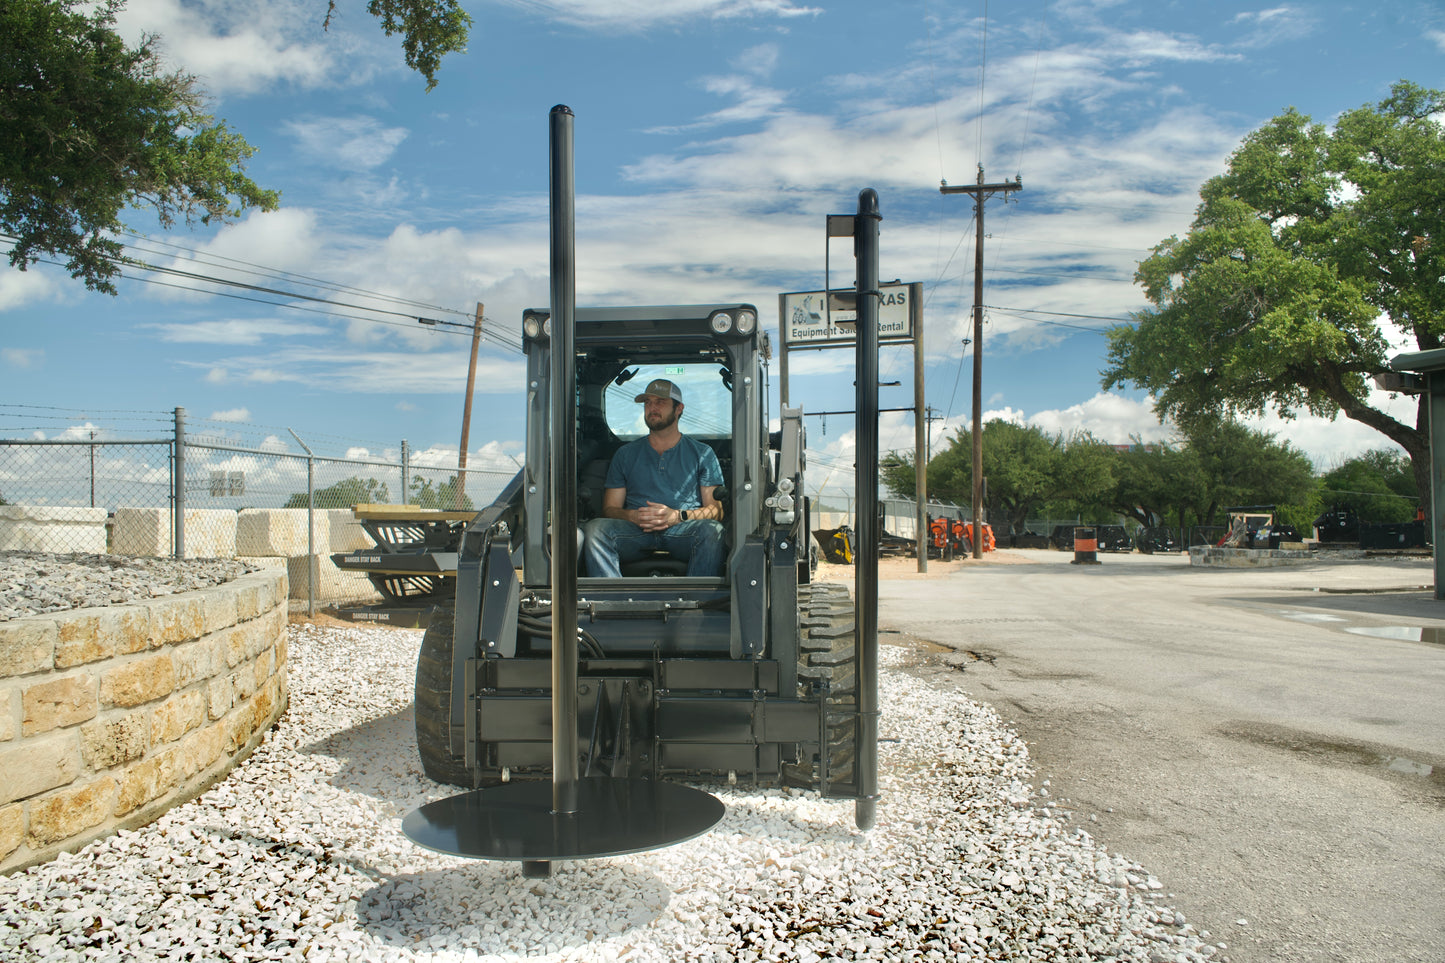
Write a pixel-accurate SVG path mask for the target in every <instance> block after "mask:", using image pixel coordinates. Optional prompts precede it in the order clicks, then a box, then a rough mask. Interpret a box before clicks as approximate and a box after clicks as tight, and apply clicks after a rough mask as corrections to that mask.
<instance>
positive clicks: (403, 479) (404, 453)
mask: <svg viewBox="0 0 1445 963" xmlns="http://www.w3.org/2000/svg"><path fill="white" fill-rule="evenodd" d="M407 454H408V453H407V448H406V439H405V438H403V439H402V440H401V504H403V505H405V504H407V500H406V499H407V492H408V491H410V489H409V488H408V487H407V484H406V483H407V477H406V474H407V464H406V461H407Z"/></svg>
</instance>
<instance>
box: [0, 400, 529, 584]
mask: <svg viewBox="0 0 1445 963" xmlns="http://www.w3.org/2000/svg"><path fill="white" fill-rule="evenodd" d="M18 407H22V406H0V416H3V415H6V414H8V413H10V412H13V410H14V409H15V408H18ZM156 420H157V419H151V422H152V425H151V426H150V428H149V431H150V433H151V434H153V435H157V434H160V432H158V431H157V430H156V428H155V426H154V424H153V423H154V421H156ZM203 424H204V423H203ZM0 427H8V426H3V425H0ZM233 427H235V426H229V425H217V424H216V423H211V424H210V426H209V427H208V428H207V429H206V430H205V431H203V432H200V433H194V434H188V433H187V422H186V417H185V413H184V409H177V410H176V411H175V413H174V414H173V416H172V424H171V425H170V429H171V430H170V431H168V432H165V434H164V436H163V437H149V438H146V437H129V438H117V437H114V435H115V431H114V430H113V429H107V428H100V427H96V426H94V425H91V424H90V423H89V422H88V421H87V422H86V425H85V426H82V427H80V428H76V427H74V426H72V427H70V428H68V429H66V430H65V431H63V432H61V434H62V435H65V436H69V437H53V438H0V551H33V552H54V553H72V552H80V553H89V554H102V553H109V554H117V555H151V556H175V557H182V556H186V557H192V558H198V557H222V558H229V557H245V558H256V559H265V558H270V559H273V560H276V561H274V562H273V563H272V564H285V561H284V560H286V559H289V558H294V557H296V556H303V555H311V556H317V555H319V556H329V554H330V553H332V552H345V551H352V550H356V549H364V548H369V547H370V546H371V542H370V540H369V538H367V537H366V536H365V535H364V533H363V532H362V530H361V528H360V526H359V525H358V524H356V522H355V520H354V519H353V518H352V517H351V509H352V508H353V506H355V505H358V504H408V505H415V506H417V507H419V508H421V509H437V510H448V511H455V510H479V509H480V508H482V507H483V506H485V505H487V504H490V503H491V501H492V500H493V499H494V498H495V497H496V495H497V494H498V493H499V492H500V491H501V490H502V488H503V487H504V486H505V484H506V483H507V481H508V480H510V478H511V477H512V475H513V472H511V471H504V470H497V469H493V468H485V469H461V470H459V469H458V468H457V467H456V464H455V463H456V460H457V456H456V452H455V451H452V452H445V451H440V452H438V451H427V452H421V453H418V452H413V451H411V450H410V449H409V447H408V445H407V443H406V442H405V441H402V443H401V445H400V448H399V449H397V454H398V456H397V457H394V458H388V457H365V456H361V455H356V454H353V455H351V456H349V457H342V456H332V455H321V454H317V453H316V452H314V451H313V450H312V449H311V447H310V446H308V445H307V443H306V442H305V441H303V440H302V438H301V437H300V436H299V435H297V434H296V433H295V432H289V429H288V432H289V433H290V434H291V436H292V437H291V438H290V439H285V438H283V437H281V436H280V435H279V433H275V432H271V433H267V434H265V435H264V436H263V437H262V439H261V440H260V442H259V443H253V444H235V443H228V442H229V439H228V437H227V436H228V435H229V434H241V432H232V431H230V429H231V428H233ZM34 433H35V434H43V433H44V432H42V431H39V430H36V431H34ZM140 433H141V432H136V434H140ZM77 436H78V437H77ZM357 450H358V449H356V448H355V447H354V446H353V452H354V451H357ZM359 450H361V451H364V449H359ZM443 461H450V464H440V462H443Z"/></svg>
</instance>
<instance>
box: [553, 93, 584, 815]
mask: <svg viewBox="0 0 1445 963" xmlns="http://www.w3.org/2000/svg"><path fill="white" fill-rule="evenodd" d="M551 121H552V126H551V172H552V173H551V211H552V255H551V271H552V314H551V320H552V370H551V373H550V377H551V380H552V439H551V441H552V451H551V457H550V459H549V461H550V462H551V465H552V506H551V509H552V512H551V514H552V810H553V812H556V813H575V812H576V811H577V405H576V403H575V401H576V394H577V357H576V350H575V340H574V337H573V325H574V322H575V321H576V309H577V289H576V258H575V252H576V224H575V214H576V210H575V204H574V189H575V188H574V182H573V177H572V121H573V116H572V111H571V109H570V108H568V107H565V106H563V105H561V104H559V105H557V106H556V107H553V108H552V114H551Z"/></svg>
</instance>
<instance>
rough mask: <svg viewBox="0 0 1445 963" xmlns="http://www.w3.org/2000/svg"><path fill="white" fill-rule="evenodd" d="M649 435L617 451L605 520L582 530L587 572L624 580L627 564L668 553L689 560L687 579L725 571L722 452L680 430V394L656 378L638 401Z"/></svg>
mask: <svg viewBox="0 0 1445 963" xmlns="http://www.w3.org/2000/svg"><path fill="white" fill-rule="evenodd" d="M634 400H636V401H638V402H641V403H642V405H643V415H642V418H643V421H645V422H646V423H647V430H648V435H647V437H645V438H638V439H637V440H636V441H632V442H628V443H627V444H626V445H623V446H622V447H621V448H619V449H618V450H617V454H616V455H614V456H613V457H612V464H611V465H610V466H608V469H607V479H606V481H605V482H603V491H602V516H601V517H600V518H594V519H592V520H591V521H589V522H587V523H586V525H585V526H584V530H585V532H586V538H585V539H584V542H583V552H584V554H585V556H586V559H587V573H588V574H589V575H591V576H593V577H596V578H621V577H622V563H623V562H631V561H634V560H636V559H639V558H642V557H643V555H645V554H646V553H647V552H648V551H650V550H652V549H659V548H660V549H666V550H667V551H668V552H670V553H672V555H673V557H675V558H678V559H682V560H683V561H686V562H687V574H688V575H706V576H717V575H721V574H722V563H723V527H722V523H721V522H720V521H719V519H721V518H722V505H721V503H719V502H718V501H717V499H715V498H714V497H713V489H714V488H716V487H717V486H718V485H721V484H722V483H723V476H722V468H721V466H720V465H718V460H717V455H716V454H715V453H714V452H713V450H712V449H711V448H709V447H708V446H707V445H705V444H703V443H702V442H700V441H694V440H693V439H691V438H688V437H687V436H686V435H684V434H683V433H682V432H681V431H680V430H679V429H678V427H677V420H678V419H679V418H681V417H682V409H683V404H682V389H680V388H679V387H678V386H677V385H675V384H673V383H672V382H671V381H667V380H665V379H662V378H659V379H657V380H656V381H654V382H652V383H651V384H649V385H648V386H647V388H646V390H644V391H643V392H642V394H640V395H638V396H637V398H636V399H634Z"/></svg>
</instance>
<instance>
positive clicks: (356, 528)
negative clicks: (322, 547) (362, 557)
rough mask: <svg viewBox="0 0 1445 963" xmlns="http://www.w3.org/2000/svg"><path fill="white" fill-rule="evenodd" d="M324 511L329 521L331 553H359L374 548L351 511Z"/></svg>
mask: <svg viewBox="0 0 1445 963" xmlns="http://www.w3.org/2000/svg"><path fill="white" fill-rule="evenodd" d="M324 511H325V512H326V517H327V518H328V519H329V525H328V533H329V536H330V538H331V552H332V553H341V552H359V551H363V550H365V549H368V548H375V547H376V542H374V541H372V538H371V536H370V535H368V534H366V529H364V528H362V527H361V522H360V521H358V520H357V518H356V516H355V515H353V514H352V512H351V509H349V508H327V509H324Z"/></svg>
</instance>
